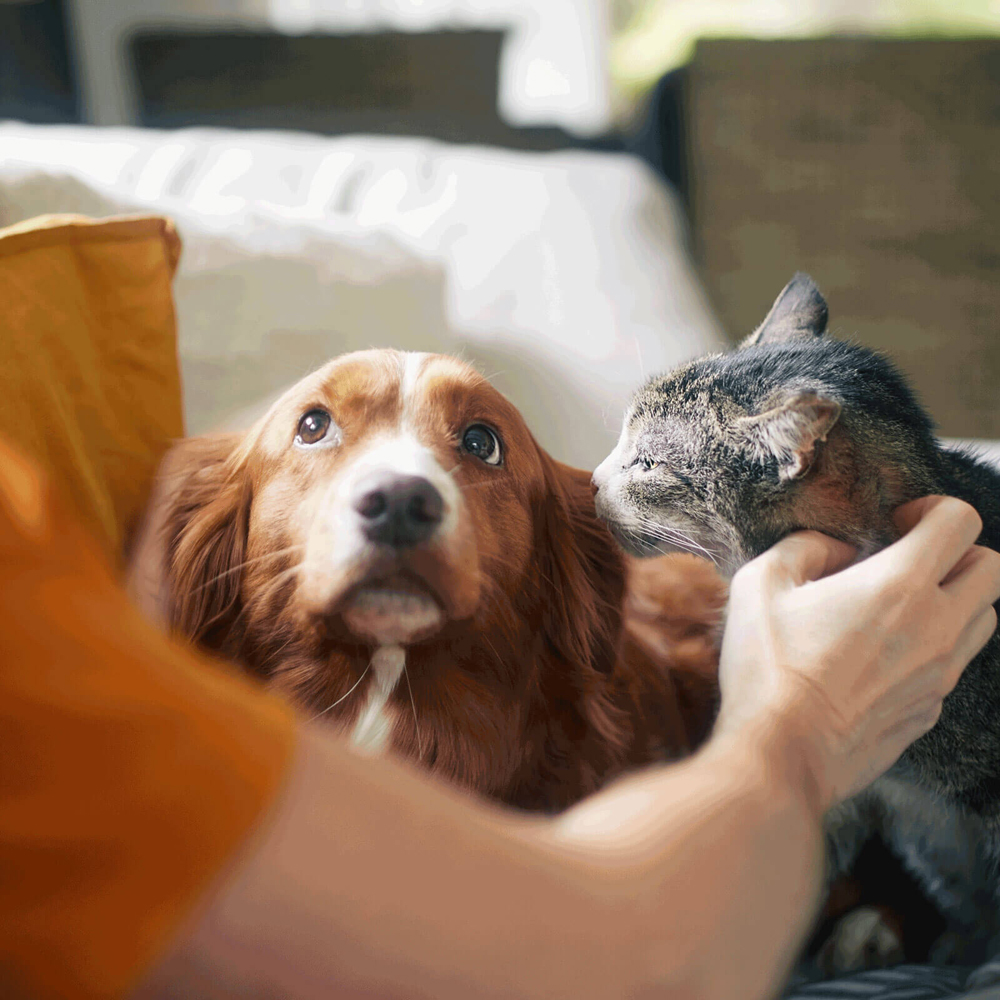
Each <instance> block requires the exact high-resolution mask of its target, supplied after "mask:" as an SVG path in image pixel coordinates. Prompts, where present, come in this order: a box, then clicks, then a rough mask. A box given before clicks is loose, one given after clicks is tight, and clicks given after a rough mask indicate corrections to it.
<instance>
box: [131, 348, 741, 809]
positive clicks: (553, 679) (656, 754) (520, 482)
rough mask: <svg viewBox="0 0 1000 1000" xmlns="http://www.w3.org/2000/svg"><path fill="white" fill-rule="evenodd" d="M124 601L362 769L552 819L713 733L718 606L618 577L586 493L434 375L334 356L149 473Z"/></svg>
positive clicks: (390, 360)
mask: <svg viewBox="0 0 1000 1000" xmlns="http://www.w3.org/2000/svg"><path fill="white" fill-rule="evenodd" d="M132 591H133V593H134V594H135V595H136V598H137V600H139V603H140V605H141V606H143V607H144V609H145V610H146V611H147V612H148V613H149V614H150V615H152V616H153V617H155V618H158V619H159V620H160V621H161V622H162V623H163V624H164V625H165V626H166V627H168V628H169V629H170V630H172V631H173V632H175V633H177V634H179V635H180V636H183V637H185V638H187V639H189V640H192V641H194V642H196V643H198V644H199V645H200V646H202V647H204V648H206V649H208V650H212V651H215V652H218V653H221V654H223V655H225V656H227V657H229V658H230V659H233V660H235V661H236V662H237V663H239V664H240V665H242V667H243V668H244V669H246V670H247V671H249V672H251V673H252V674H255V675H257V676H258V677H260V678H262V679H263V681H264V682H265V684H266V685H267V687H269V688H270V689H272V690H274V691H276V692H280V693H281V694H283V695H284V696H286V697H287V698H289V699H290V700H291V701H292V702H293V703H295V704H296V705H297V706H299V707H300V709H301V710H302V711H303V712H304V713H306V714H307V715H308V716H309V717H311V718H321V719H323V720H324V721H326V722H329V723H330V724H332V725H334V726H336V727H337V728H339V729H340V730H341V731H342V732H343V733H345V734H346V735H347V736H348V738H349V739H350V740H351V742H352V743H353V744H354V746H355V747H357V748H358V749H359V750H361V751H363V752H368V753H380V752H392V753H395V754H397V755H400V756H402V757H405V758H408V759H410V760H412V761H415V762H417V763H418V764H419V765H421V766H423V767H425V768H428V769H429V770H431V771H432V772H434V773H436V774H438V775H440V776H442V777H444V778H446V779H447V780H449V781H452V782H455V783H457V784H458V785H460V786H463V787H465V788H467V789H470V790H472V791H474V792H477V793H479V794H481V795H483V796H487V797H489V798H491V799H494V800H496V801H499V802H502V803H506V804H508V805H511V806H515V807H519V808H522V809H531V810H541V811H547V812H553V811H558V810H560V809H563V808H565V807H567V806H569V805H571V804H572V803H574V802H576V801H577V800H579V799H580V798H582V797H583V796H585V795H587V794H589V793H590V792H593V791H595V790H596V789H598V788H600V787H601V786H602V785H604V784H606V783H607V782H608V781H610V780H611V779H612V778H614V777H615V776H617V775H619V774H621V773H622V772H623V771H625V770H627V769H629V768H633V767H636V766H639V765H642V764H648V763H651V762H656V761H666V760H674V759H677V758H678V757H681V756H683V755H685V754H686V753H688V752H690V750H692V749H693V748H694V747H695V746H696V745H697V744H698V743H699V742H700V741H701V740H702V739H703V738H704V737H705V735H706V734H707V732H708V729H709V728H710V725H711V720H712V716H713V713H714V710H715V705H716V700H717V693H716V682H715V677H716V665H717V636H718V623H719V619H720V616H721V609H722V606H723V604H724V601H725V585H724V583H723V582H722V580H721V578H719V577H718V576H717V575H716V574H715V573H714V571H713V570H712V569H711V567H710V566H709V565H708V564H706V563H702V562H700V561H699V560H697V559H694V558H691V557H687V556H666V557H663V558H662V559H654V560H648V561H644V562H643V563H641V564H640V563H637V562H634V561H630V560H628V559H627V558H626V557H625V556H624V555H623V554H622V553H621V551H620V550H619V549H618V547H617V546H616V544H615V543H614V540H613V539H612V538H611V536H610V534H609V533H608V532H607V530H606V528H605V527H604V526H603V525H602V523H601V522H600V521H599V520H598V518H597V516H596V514H595V511H594V505H593V488H592V486H591V482H590V474H589V473H587V472H583V471H581V470H577V469H573V468H570V467H568V466H566V465H563V464H561V463H559V462H557V461H555V460H554V459H553V458H551V457H550V456H549V455H548V454H547V453H546V452H545V451H544V450H543V449H542V448H540V447H539V445H538V444H537V443H536V441H535V439H534V438H533V437H532V435H531V433H530V432H529V430H528V428H527V427H526V425H525V423H524V421H523V419H522V418H521V416H520V414H519V413H518V411H517V409H516V408H515V407H514V406H513V405H512V404H511V403H510V402H508V400H507V399H505V398H504V397H503V396H502V395H501V394H500V393H499V392H497V391H496V390H495V389H494V388H493V387H492V386H491V385H490V383H489V382H488V380H486V379H485V378H483V377H482V376H481V375H480V374H478V373H477V372H476V371H474V370H473V369H472V368H471V367H469V366H468V365H466V364H464V363H463V362H460V361H458V360H456V359H454V358H449V357H444V356H439V355H427V354H416V353H400V352H396V351H391V350H374V351H366V352H359V353H355V354H348V355H345V356H343V357H340V358H338V359H335V360H333V361H331V362H330V363H329V364H327V365H326V366H324V367H323V368H321V369H320V370H318V371H316V372H314V373H313V374H311V375H309V376H308V377H306V378H305V379H303V380H302V381H300V382H299V383H298V384H296V385H295V386H294V387H292V388H291V389H290V390H289V391H288V392H286V393H285V394H284V395H283V396H282V397H281V398H280V399H279V400H278V401H277V402H276V403H275V404H274V405H273V406H272V407H271V409H270V410H269V411H268V412H267V413H266V415H264V416H263V417H262V418H261V419H260V420H258V421H257V422H256V424H254V426H253V427H251V428H250V430H248V431H247V432H245V433H241V434H222V435H211V436H206V437H201V438H193V439H189V440H187V441H184V442H181V443H180V444H178V445H176V446H175V447H174V448H173V450H172V451H171V452H170V453H168V455H167V457H166V459H165V460H164V463H163V466H162V468H161V472H160V476H159V480H158V483H157V486H156V488H155V491H154V495H153V498H152V500H151V503H150V508H149V513H148V516H147V519H146V522H145V526H144V528H143V529H142V531H141V533H140V536H139V539H138V542H137V544H136V547H135V550H134V555H133V571H132Z"/></svg>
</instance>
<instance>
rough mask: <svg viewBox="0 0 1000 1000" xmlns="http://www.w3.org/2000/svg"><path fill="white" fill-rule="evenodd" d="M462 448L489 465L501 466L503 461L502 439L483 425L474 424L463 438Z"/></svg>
mask: <svg viewBox="0 0 1000 1000" xmlns="http://www.w3.org/2000/svg"><path fill="white" fill-rule="evenodd" d="M462 447H463V448H464V449H465V450H466V451H467V452H468V453H469V454H470V455H474V456H475V457H476V458H478V459H480V460H482V461H483V462H485V463H486V464H487V465H499V464H500V462H501V461H502V460H503V449H502V448H501V447H500V438H498V437H497V435H496V434H495V433H494V432H493V431H491V430H490V429H489V427H486V426H484V425H483V424H473V425H472V426H471V427H470V428H469V429H468V430H466V432H465V434H464V435H463V436H462Z"/></svg>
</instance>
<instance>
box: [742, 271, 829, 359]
mask: <svg viewBox="0 0 1000 1000" xmlns="http://www.w3.org/2000/svg"><path fill="white" fill-rule="evenodd" d="M829 315H830V314H829V310H828V309H827V305H826V299H824V298H823V296H822V295H821V294H820V290H819V289H818V288H817V287H816V282H815V281H813V280H812V278H810V277H809V275H808V274H803V273H802V272H801V271H799V272H798V273H797V274H796V275H795V276H794V277H793V278H792V280H791V281H789V282H788V284H787V285H785V287H784V288H783V289H782V290H781V294H780V295H779V296H778V297H777V298H776V299H775V300H774V305H773V306H771V311H770V312H769V313H768V314H767V315H766V316H765V317H764V322H763V323H761V324H760V326H758V327H757V329H756V330H754V332H753V333H751V334H750V336H749V337H747V338H746V340H744V341H743V343H742V344H740V347H753V346H754V345H755V344H781V343H785V342H787V341H789V340H811V339H812V338H813V337H821V336H823V334H824V333H825V332H826V323H827V320H828V319H829Z"/></svg>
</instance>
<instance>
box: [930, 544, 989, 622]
mask: <svg viewBox="0 0 1000 1000" xmlns="http://www.w3.org/2000/svg"><path fill="white" fill-rule="evenodd" d="M941 589H942V590H943V591H944V592H945V593H946V594H947V595H948V596H949V597H950V598H951V599H952V600H953V601H954V603H955V605H956V607H955V612H956V614H963V613H964V614H975V613H977V612H979V611H981V610H982V609H983V608H985V607H987V606H988V605H990V604H995V603H996V602H997V600H1000V553H998V552H994V551H993V550H992V549H987V548H984V547H983V546H981V545H974V546H973V547H972V548H971V549H969V550H968V551H967V552H966V553H965V555H964V556H962V558H961V559H960V560H959V561H958V563H957V564H956V565H955V567H954V569H953V570H952V571H951V572H950V573H949V574H948V576H947V577H946V578H945V579H944V581H943V582H942V584H941Z"/></svg>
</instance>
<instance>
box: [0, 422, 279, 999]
mask: <svg viewBox="0 0 1000 1000" xmlns="http://www.w3.org/2000/svg"><path fill="white" fill-rule="evenodd" d="M67 511H68V508H66V507H65V506H63V505H62V503H61V501H60V500H58V499H56V497H55V496H54V495H53V491H52V490H51V489H50V487H49V484H48V483H47V481H46V480H45V479H44V477H43V475H42V473H41V472H40V470H39V469H38V467H37V466H35V465H34V464H32V463H31V462H29V461H28V460H27V459H26V458H24V457H23V456H22V455H21V454H19V453H17V452H15V451H14V450H13V449H12V448H11V447H10V446H9V445H8V444H6V443H5V442H3V441H2V440H0V995H2V996H3V997H4V998H6V1000H13V998H16V997H32V998H37V997H52V998H56V997H58V998H60V1000H67V998H75V997H81V998H84V997H86V998H92V997H93V998H97V997H114V996H120V995H121V994H122V993H124V992H126V991H127V990H128V989H129V988H130V987H131V986H132V985H133V984H134V983H135V982H136V981H137V979H138V978H139V977H140V976H141V974H142V972H143V970H144V969H145V968H147V967H148V965H149V964H150V963H151V962H152V961H153V960H154V959H155V958H156V957H157V955H158V954H159V952H160V951H161V950H162V949H163V948H164V947H165V946H166V944H167V943H168V942H169V939H170V937H171V935H172V934H173V933H175V932H176V931H177V930H178V929H179V924H180V923H181V921H182V920H183V919H184V917H185V916H186V915H187V914H188V913H189V912H190V910H191V908H192V906H193V905H194V903H195V902H196V901H197V899H198V897H199V896H200V895H201V894H202V893H203V892H205V891H206V890H207V889H208V888H209V886H210V883H211V881H212V879H213V878H215V877H217V876H218V874H219V872H220V870H221V869H222V868H223V867H224V865H225V863H226V861H227V860H228V859H229V858H230V857H232V855H233V854H234V852H235V851H236V850H237V848H238V847H239V845H240V844H241V843H242V842H243V841H244V840H245V838H246V837H247V835H248V832H249V831H250V830H251V829H252V828H253V826H254V824H255V821H257V819H258V818H259V817H260V816H261V814H262V812H263V811H264V810H266V809H267V807H268V806H269V804H270V803H271V802H272V801H273V800H274V797H275V795H276V793H277V790H278V788H279V785H280V783H281V779H282V776H283V774H284V773H285V771H286V769H287V767H288V764H289V760H290V756H291V753H292V750H293V744H294V732H295V729H294V718H293V715H292V713H291V711H290V710H289V709H288V708H286V707H285V706H284V705H283V704H282V703H280V702H278V701H277V700H275V699H273V698H271V697H269V696H267V695H265V694H263V693H262V692H260V691H259V690H257V689H256V688H254V687H253V686H252V685H251V684H250V683H249V682H248V681H245V680H243V679H242V678H240V677H238V676H236V674H235V673H234V672H230V671H229V669H228V668H224V667H221V666H219V665H215V664H211V663H208V662H207V661H205V660H203V659H202V658H199V657H198V656H196V655H195V654H194V653H193V652H191V651H189V650H187V649H185V648H183V647H181V646H179V645H177V644H175V643H172V642H171V641H169V640H167V639H166V638H164V637H163V636H162V635H160V634H159V633H158V632H157V631H156V630H155V629H154V628H153V627H152V626H150V625H148V624H146V623H145V622H144V621H143V620H142V619H141V617H140V616H139V614H138V613H137V612H136V611H135V610H134V609H133V608H132V607H131V605H130V604H129V602H128V600H127V599H126V597H125V595H124V593H123V592H122V591H121V589H120V588H119V587H118V586H117V584H116V582H115V580H114V577H113V575H112V571H111V569H110V566H109V562H108V561H106V560H107V555H106V554H105V553H102V551H101V549H100V548H99V545H98V543H97V542H96V541H95V540H94V539H92V538H91V537H89V536H88V535H87V534H85V533H84V531H83V530H82V529H81V528H79V527H78V526H77V524H76V523H75V520H74V518H73V517H71V516H70V515H69V514H68V512H67Z"/></svg>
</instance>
